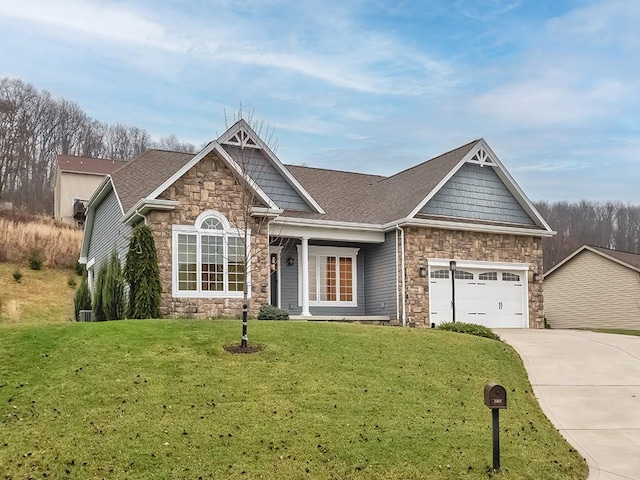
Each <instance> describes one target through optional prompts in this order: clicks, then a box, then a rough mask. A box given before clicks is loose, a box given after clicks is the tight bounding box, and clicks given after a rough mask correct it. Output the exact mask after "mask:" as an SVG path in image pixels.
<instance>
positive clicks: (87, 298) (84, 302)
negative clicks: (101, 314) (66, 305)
mask: <svg viewBox="0 0 640 480" xmlns="http://www.w3.org/2000/svg"><path fill="white" fill-rule="evenodd" d="M73 310H74V314H75V319H76V322H77V321H79V320H80V318H79V316H80V310H91V292H89V284H88V283H87V277H86V275H83V276H82V281H81V282H80V286H79V287H78V290H76V294H75V296H74V297H73Z"/></svg>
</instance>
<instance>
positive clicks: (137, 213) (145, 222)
mask: <svg viewBox="0 0 640 480" xmlns="http://www.w3.org/2000/svg"><path fill="white" fill-rule="evenodd" d="M136 215H137V216H139V217H142V219H143V220H144V224H145V225H146V224H147V217H145V216H144V215H142V214H141V213H140V211H139V210H137V209H136V211H134V212H133V216H134V217H135V216H136Z"/></svg>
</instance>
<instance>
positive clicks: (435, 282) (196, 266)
mask: <svg viewBox="0 0 640 480" xmlns="http://www.w3.org/2000/svg"><path fill="white" fill-rule="evenodd" d="M244 183H248V185H249V186H250V188H248V189H243V188H242V187H241V185H242V184H244ZM247 192H248V193H250V195H248V196H247V195H246V193H247ZM243 198H250V199H251V200H252V201H253V203H252V205H253V206H252V209H251V212H250V213H251V215H249V216H247V215H244V214H243V212H245V211H246V209H244V208H243V205H246V202H243ZM142 222H145V223H146V224H147V225H148V226H149V227H150V228H151V229H152V230H153V232H154V238H155V243H156V249H157V252H158V264H159V267H160V272H161V276H162V283H163V294H162V307H161V309H162V314H163V315H165V316H174V317H175V316H194V317H216V316H220V315H237V314H239V312H240V308H241V304H242V291H241V290H242V281H243V279H244V274H245V271H246V274H247V275H248V276H249V277H248V278H249V281H250V285H251V287H250V291H249V293H250V296H251V304H250V313H251V314H253V315H255V314H256V313H257V311H258V309H259V308H260V306H261V305H263V304H267V303H271V304H273V305H276V306H279V307H281V308H283V309H285V310H288V311H289V313H290V314H291V315H292V316H294V317H299V318H308V319H353V320H362V321H365V320H376V321H389V322H390V323H392V324H402V325H407V324H408V325H418V326H428V325H430V324H438V323H441V322H443V321H448V320H451V318H452V302H451V299H452V288H451V280H450V272H449V262H450V260H455V261H456V262H457V269H456V273H455V291H456V303H455V306H456V320H457V321H472V322H476V323H482V324H486V325H489V326H492V327H541V326H542V325H543V305H542V281H541V274H542V244H541V243H542V237H549V236H551V235H553V234H554V232H552V231H551V229H550V228H549V226H548V225H547V223H546V222H545V221H544V220H543V219H542V217H541V216H540V215H539V213H538V212H537V211H536V210H535V208H534V207H533V205H532V204H531V202H530V201H529V200H528V199H527V197H526V196H525V194H524V193H523V192H522V190H521V189H520V187H518V185H517V184H516V182H515V181H514V180H513V178H512V177H511V175H510V174H509V173H508V172H507V170H506V169H505V168H504V166H503V165H502V163H501V162H500V160H498V158H497V157H496V155H495V154H494V153H493V152H492V150H491V149H490V148H489V146H488V145H487V143H486V142H485V141H484V140H482V139H481V140H475V141H473V142H471V143H468V144H467V145H464V146H462V147H459V148H457V149H455V150H452V151H450V152H448V153H445V154H443V155H440V156H438V157H436V158H433V159H431V160H429V161H427V162H424V163H422V164H420V165H417V166H415V167H412V168H410V169H408V170H405V171H403V172H400V173H398V174H396V175H393V176H391V177H383V176H379V175H366V174H361V173H352V172H342V171H335V170H324V169H319V168H309V167H302V166H293V165H286V166H285V165H283V164H282V163H281V162H280V160H279V159H278V158H277V157H276V156H275V155H274V153H273V152H272V151H271V150H270V149H269V148H268V147H267V146H266V145H265V144H264V143H263V141H262V140H261V139H260V138H259V137H258V135H257V134H256V133H255V132H254V131H253V130H252V129H251V128H250V127H249V125H247V123H246V122H245V121H244V120H240V121H238V122H237V123H236V124H235V125H233V126H232V127H231V128H230V129H229V130H228V131H227V132H225V133H224V134H223V135H222V136H221V137H220V138H218V139H217V140H215V141H212V142H211V143H209V144H208V145H207V146H206V147H205V148H204V149H203V150H202V151H201V152H200V153H198V154H197V155H192V154H184V153H176V152H167V151H160V150H149V151H147V152H145V153H143V154H142V155H140V156H139V157H137V158H136V159H134V160H133V161H131V162H130V163H129V164H127V165H126V166H125V167H123V168H121V169H120V170H118V171H116V172H114V173H113V174H111V175H109V176H107V177H106V178H105V180H104V181H103V182H102V184H101V185H100V187H99V188H98V190H97V191H96V193H95V194H94V195H93V197H92V198H91V200H90V202H89V206H88V210H87V222H86V225H85V234H84V241H83V245H82V253H81V259H80V261H81V262H84V263H86V264H87V269H88V272H89V276H90V280H91V281H93V279H95V275H96V273H97V272H98V271H99V267H100V265H102V264H103V263H104V262H105V260H106V259H107V257H108V256H109V255H110V253H111V252H112V251H113V250H114V249H115V250H116V251H117V252H118V253H119V255H120V257H121V258H122V259H123V260H124V257H125V253H126V250H127V245H128V242H129V238H130V235H131V231H132V229H133V227H134V226H135V225H137V224H140V223H142ZM245 231H247V233H250V242H249V245H250V249H251V251H252V252H253V255H252V259H251V262H250V265H249V266H248V268H246V269H245V266H244V264H243V261H242V257H243V255H242V252H243V250H242V248H243V241H242V239H243V235H244V232H245Z"/></svg>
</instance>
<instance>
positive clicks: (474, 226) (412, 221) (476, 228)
mask: <svg viewBox="0 0 640 480" xmlns="http://www.w3.org/2000/svg"><path fill="white" fill-rule="evenodd" d="M400 225H402V226H403V227H408V226H411V227H431V228H439V229H441V230H465V231H468V232H484V233H496V234H504V235H522V236H533V237H553V236H554V235H555V234H556V233H558V232H555V231H553V230H539V229H535V228H521V227H509V226H504V225H488V224H482V223H466V222H452V221H448V220H432V219H426V218H403V219H401V220H395V221H393V222H390V223H387V224H385V225H383V226H382V227H383V228H384V229H385V230H387V229H390V228H393V227H394V226H400Z"/></svg>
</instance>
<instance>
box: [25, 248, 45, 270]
mask: <svg viewBox="0 0 640 480" xmlns="http://www.w3.org/2000/svg"><path fill="white" fill-rule="evenodd" d="M27 261H28V263H29V268H30V269H31V270H40V269H41V268H42V253H41V252H40V250H38V249H33V250H31V252H30V253H29V258H28V260H27Z"/></svg>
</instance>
